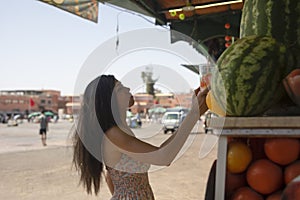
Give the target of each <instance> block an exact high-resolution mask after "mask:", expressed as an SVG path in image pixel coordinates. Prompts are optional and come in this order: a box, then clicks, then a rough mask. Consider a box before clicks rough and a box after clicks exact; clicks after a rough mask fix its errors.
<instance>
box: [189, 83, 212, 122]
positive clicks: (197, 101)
mask: <svg viewBox="0 0 300 200" xmlns="http://www.w3.org/2000/svg"><path fill="white" fill-rule="evenodd" d="M208 91H209V90H208V88H205V89H204V90H203V91H200V87H198V88H197V89H195V90H194V92H195V95H193V106H192V109H196V110H197V112H198V113H199V116H201V115H203V114H204V113H205V112H206V111H207V110H208V107H207V105H206V96H207V93H208ZM195 105H197V107H194V106H195Z"/></svg>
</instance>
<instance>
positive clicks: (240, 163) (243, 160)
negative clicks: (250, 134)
mask: <svg viewBox="0 0 300 200" xmlns="http://www.w3.org/2000/svg"><path fill="white" fill-rule="evenodd" d="M251 160H252V152H251V150H250V148H249V147H248V146H247V145H246V144H245V143H243V142H239V141H232V142H230V143H229V144H228V150H227V170H228V171H229V172H231V173H241V172H244V171H245V170H246V169H247V167H248V165H249V164H250V162H251Z"/></svg>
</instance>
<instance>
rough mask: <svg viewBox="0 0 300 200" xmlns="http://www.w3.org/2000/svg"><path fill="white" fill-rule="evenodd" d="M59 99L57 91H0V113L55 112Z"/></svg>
mask: <svg viewBox="0 0 300 200" xmlns="http://www.w3.org/2000/svg"><path fill="white" fill-rule="evenodd" d="M59 98H60V91H57V90H2V91H0V111H4V112H11V111H17V112H23V113H26V112H33V111H40V110H42V109H46V110H51V111H54V112H57V111H58V108H59Z"/></svg>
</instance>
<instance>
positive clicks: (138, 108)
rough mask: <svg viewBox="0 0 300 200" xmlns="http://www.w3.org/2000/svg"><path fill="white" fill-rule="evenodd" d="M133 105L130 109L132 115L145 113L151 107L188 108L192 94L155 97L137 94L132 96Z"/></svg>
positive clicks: (163, 94) (157, 94)
mask: <svg viewBox="0 0 300 200" xmlns="http://www.w3.org/2000/svg"><path fill="white" fill-rule="evenodd" d="M133 97H134V100H135V104H134V105H133V106H132V107H131V111H132V112H133V113H137V112H142V113H146V112H147V110H149V109H150V108H152V107H153V106H161V107H164V108H173V107H177V106H181V107H186V108H189V107H190V106H191V101H192V93H181V94H174V93H156V94H155V97H153V95H150V94H146V93H137V94H134V95H133Z"/></svg>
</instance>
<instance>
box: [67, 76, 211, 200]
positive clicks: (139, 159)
mask: <svg viewBox="0 0 300 200" xmlns="http://www.w3.org/2000/svg"><path fill="white" fill-rule="evenodd" d="M207 92H208V90H207V89H206V90H204V91H200V89H199V88H198V89H197V90H195V94H194V95H193V101H192V107H191V110H190V112H189V113H188V114H187V116H186V117H185V119H184V121H183V122H182V124H181V125H180V127H179V128H178V130H177V131H176V132H175V133H174V134H172V135H171V136H170V137H169V138H168V139H166V141H165V142H163V143H162V144H161V145H160V146H154V145H152V144H149V143H146V142H144V141H142V140H139V139H138V138H137V137H135V135H134V133H133V132H132V130H131V129H130V127H129V126H128V125H127V123H126V111H127V109H128V107H131V106H132V105H134V99H133V96H132V94H131V93H130V89H129V88H127V87H124V86H123V85H122V83H121V82H120V81H118V80H116V79H115V77H114V76H113V75H101V76H99V77H97V78H96V79H94V80H93V81H91V82H90V83H89V85H88V86H87V88H86V89H85V92H84V94H83V101H82V104H81V109H80V111H79V115H78V117H77V118H76V119H75V126H74V127H73V132H74V133H73V134H74V151H73V152H74V153H73V164H74V165H75V168H76V170H77V171H78V172H79V174H80V182H81V183H82V184H83V186H84V187H85V190H86V192H87V193H88V194H92V193H94V194H96V195H97V194H98V193H99V191H100V186H101V184H100V183H101V180H102V178H103V177H104V178H105V180H106V182H107V184H108V186H109V189H110V191H111V193H112V197H111V200H120V199H126V200H136V199H140V200H154V199H155V198H154V194H153V191H152V188H151V186H150V183H149V179H148V171H149V169H150V166H151V165H159V166H169V165H170V164H171V163H172V161H173V160H174V159H175V157H176V156H177V154H178V153H179V151H180V150H181V148H182V146H183V145H184V143H185V141H186V140H187V138H188V136H189V134H190V132H191V131H192V129H193V127H194V125H195V124H196V122H197V121H198V120H199V118H200V115H201V114H203V113H205V111H206V110H207V109H208V108H207V105H206V102H205V98H206V95H207Z"/></svg>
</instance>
